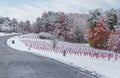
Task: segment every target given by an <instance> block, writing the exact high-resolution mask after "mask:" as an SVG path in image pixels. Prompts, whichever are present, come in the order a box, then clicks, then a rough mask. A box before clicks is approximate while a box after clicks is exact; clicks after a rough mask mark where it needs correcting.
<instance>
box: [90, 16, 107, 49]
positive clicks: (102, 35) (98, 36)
mask: <svg viewBox="0 0 120 78" xmlns="http://www.w3.org/2000/svg"><path fill="white" fill-rule="evenodd" d="M96 26H97V27H95V28H94V29H91V30H90V32H89V43H90V45H91V46H92V47H95V48H100V49H107V41H108V36H109V29H108V28H107V26H106V20H105V18H101V19H100V20H99V21H97V23H96Z"/></svg>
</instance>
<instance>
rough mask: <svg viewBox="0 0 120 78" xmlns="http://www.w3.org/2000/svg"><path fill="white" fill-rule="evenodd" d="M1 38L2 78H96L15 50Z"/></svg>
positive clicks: (4, 38)
mask: <svg viewBox="0 0 120 78" xmlns="http://www.w3.org/2000/svg"><path fill="white" fill-rule="evenodd" d="M10 37H11V36H4V37H0V78H95V77H92V76H91V77H90V75H88V74H85V73H83V72H81V71H79V70H77V69H75V68H74V67H72V66H69V65H66V64H63V63H60V62H57V61H55V60H52V59H50V58H46V57H42V56H37V55H34V54H31V53H28V52H23V51H18V50H14V49H12V48H10V47H8V46H7V45H6V40H7V39H8V38H10Z"/></svg>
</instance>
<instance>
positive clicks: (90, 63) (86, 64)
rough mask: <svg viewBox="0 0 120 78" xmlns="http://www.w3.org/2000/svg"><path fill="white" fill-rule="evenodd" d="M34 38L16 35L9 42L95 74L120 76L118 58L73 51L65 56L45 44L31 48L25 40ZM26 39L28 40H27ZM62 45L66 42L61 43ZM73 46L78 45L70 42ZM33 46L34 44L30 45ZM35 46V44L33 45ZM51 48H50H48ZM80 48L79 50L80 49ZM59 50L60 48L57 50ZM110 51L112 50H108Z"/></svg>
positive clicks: (110, 77)
mask: <svg viewBox="0 0 120 78" xmlns="http://www.w3.org/2000/svg"><path fill="white" fill-rule="evenodd" d="M33 39H34V38H31V37H29V35H28V36H26V37H25V36H22V37H19V36H16V37H13V38H10V39H9V40H8V41H7V44H8V45H9V46H10V47H12V48H14V49H18V50H23V51H26V52H31V53H34V54H36V55H40V56H46V57H50V58H53V59H55V60H58V61H60V62H63V63H67V64H69V65H72V66H75V67H80V68H82V69H84V70H88V71H90V72H92V73H93V74H96V73H98V74H100V75H102V77H104V78H120V59H118V57H117V60H116V59H113V58H111V59H108V58H105V59H103V58H96V57H95V58H94V57H91V56H86V55H81V56H80V55H78V54H73V53H67V54H66V56H63V53H62V52H55V51H53V50H43V49H44V48H43V47H45V45H44V46H43V47H42V49H38V48H41V47H38V48H37V49H35V48H30V47H28V46H26V44H25V43H24V42H27V41H32V40H33ZM13 40H14V41H15V44H12V41H13ZM25 40H26V41H25ZM34 41H44V42H46V43H50V41H48V40H40V39H39V40H38V39H34ZM28 44H29V42H28ZM42 45H43V44H42ZM61 45H62V46H63V45H65V44H61ZM70 45H71V47H73V46H76V45H75V44H73V46H72V44H70ZM77 45H78V46H79V45H80V46H79V48H80V49H81V50H82V51H84V49H85V48H88V51H89V50H90V51H98V52H105V51H104V50H94V49H93V50H92V49H91V48H90V47H89V46H88V45H84V44H77ZM30 46H32V45H30ZM33 46H35V45H33ZM47 49H49V48H47ZM80 49H79V50H80ZM57 51H58V50H57ZM108 52H110V51H108ZM117 56H118V55H117Z"/></svg>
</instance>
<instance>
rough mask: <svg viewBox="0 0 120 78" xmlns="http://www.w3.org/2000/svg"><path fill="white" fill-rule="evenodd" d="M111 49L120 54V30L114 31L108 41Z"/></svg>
mask: <svg viewBox="0 0 120 78" xmlns="http://www.w3.org/2000/svg"><path fill="white" fill-rule="evenodd" d="M108 46H109V49H111V50H113V51H115V52H119V53H120V30H115V31H112V32H111V33H110V35H109V40H108Z"/></svg>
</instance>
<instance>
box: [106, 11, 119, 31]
mask: <svg viewBox="0 0 120 78" xmlns="http://www.w3.org/2000/svg"><path fill="white" fill-rule="evenodd" d="M106 18H107V26H108V28H109V29H110V30H115V28H116V26H117V21H118V17H117V10H115V9H110V10H107V11H106Z"/></svg>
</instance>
